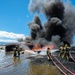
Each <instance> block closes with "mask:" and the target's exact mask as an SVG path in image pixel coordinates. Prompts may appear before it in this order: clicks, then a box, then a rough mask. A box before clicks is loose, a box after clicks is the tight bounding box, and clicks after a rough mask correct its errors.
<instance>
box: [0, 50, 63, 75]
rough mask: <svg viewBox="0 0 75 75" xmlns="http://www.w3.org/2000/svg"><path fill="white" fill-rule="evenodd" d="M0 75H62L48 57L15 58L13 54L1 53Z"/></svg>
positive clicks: (2, 51)
mask: <svg viewBox="0 0 75 75" xmlns="http://www.w3.org/2000/svg"><path fill="white" fill-rule="evenodd" d="M0 75H62V74H61V73H60V71H59V70H58V69H57V68H56V67H55V66H53V64H52V63H51V62H49V61H47V59H46V57H41V56H40V57H38V56H36V57H35V56H33V57H32V56H30V55H29V54H28V53H24V54H21V56H20V57H16V58H14V57H13V52H8V53H7V52H5V50H1V51H0Z"/></svg>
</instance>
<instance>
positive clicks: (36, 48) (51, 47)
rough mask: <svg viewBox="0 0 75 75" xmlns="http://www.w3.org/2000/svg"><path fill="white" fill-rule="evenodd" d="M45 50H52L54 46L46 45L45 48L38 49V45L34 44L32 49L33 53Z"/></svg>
mask: <svg viewBox="0 0 75 75" xmlns="http://www.w3.org/2000/svg"><path fill="white" fill-rule="evenodd" d="M45 48H50V50H52V49H53V48H54V45H53V44H51V45H47V46H44V47H42V48H40V46H39V44H35V45H34V48H33V51H36V50H43V49H45Z"/></svg>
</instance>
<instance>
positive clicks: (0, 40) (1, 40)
mask: <svg viewBox="0 0 75 75" xmlns="http://www.w3.org/2000/svg"><path fill="white" fill-rule="evenodd" d="M0 42H12V43H14V42H18V41H17V40H6V39H0Z"/></svg>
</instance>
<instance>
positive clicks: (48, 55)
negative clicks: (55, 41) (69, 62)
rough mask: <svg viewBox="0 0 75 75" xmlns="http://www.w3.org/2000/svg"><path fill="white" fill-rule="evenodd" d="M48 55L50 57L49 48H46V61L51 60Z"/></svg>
mask: <svg viewBox="0 0 75 75" xmlns="http://www.w3.org/2000/svg"><path fill="white" fill-rule="evenodd" d="M50 55H51V51H50V48H47V59H48V61H50V60H51V58H50Z"/></svg>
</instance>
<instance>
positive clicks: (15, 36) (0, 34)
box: [0, 31, 25, 39]
mask: <svg viewBox="0 0 75 75" xmlns="http://www.w3.org/2000/svg"><path fill="white" fill-rule="evenodd" d="M2 37H6V38H11V39H18V38H25V35H24V34H15V33H13V32H6V31H0V38H2Z"/></svg>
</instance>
